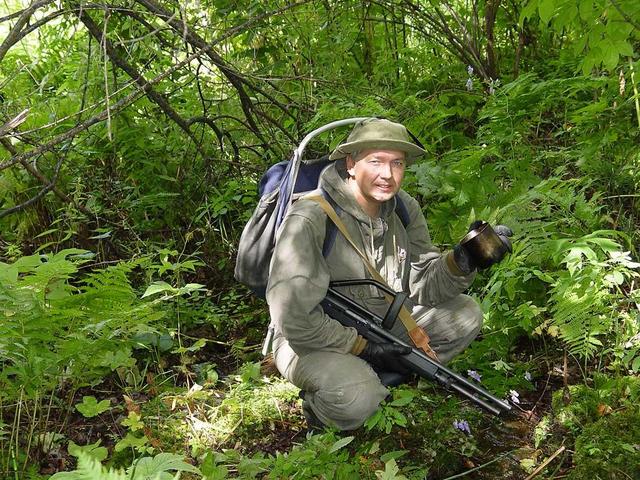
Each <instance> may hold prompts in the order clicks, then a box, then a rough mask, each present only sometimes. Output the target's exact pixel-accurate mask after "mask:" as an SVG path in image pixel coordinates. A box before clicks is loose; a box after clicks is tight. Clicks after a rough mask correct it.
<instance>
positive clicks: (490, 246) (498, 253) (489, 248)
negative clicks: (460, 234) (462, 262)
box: [460, 222, 508, 269]
mask: <svg viewBox="0 0 640 480" xmlns="http://www.w3.org/2000/svg"><path fill="white" fill-rule="evenodd" d="M460 245H461V246H462V248H464V249H465V250H466V251H467V253H468V254H469V256H470V257H471V258H472V260H473V261H474V262H475V264H476V265H477V266H478V268H479V269H484V268H489V267H490V266H491V265H493V264H494V263H498V262H499V261H500V260H502V259H503V258H504V256H505V255H506V254H507V252H508V250H507V246H506V245H505V244H504V243H503V242H502V240H500V237H499V236H498V234H497V233H496V232H495V231H494V230H493V228H492V227H491V225H489V224H488V223H487V222H482V223H481V224H480V225H478V227H476V228H474V229H473V230H470V231H469V233H467V234H466V235H465V236H464V238H463V239H462V240H460Z"/></svg>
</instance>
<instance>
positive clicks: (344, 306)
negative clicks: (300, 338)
mask: <svg viewBox="0 0 640 480" xmlns="http://www.w3.org/2000/svg"><path fill="white" fill-rule="evenodd" d="M365 284H368V285H374V286H376V287H377V288H379V289H380V290H383V291H385V292H387V293H388V294H390V295H392V296H395V295H396V292H393V291H391V290H390V289H389V288H387V287H386V286H384V285H382V284H381V283H379V282H377V281H375V280H370V279H365V280H344V281H339V282H332V283H331V284H330V285H329V290H328V291H327V296H326V297H325V299H324V300H323V301H322V308H323V309H324V311H325V313H326V314H327V315H329V316H330V317H331V318H333V319H335V320H337V321H339V322H340V323H341V324H343V325H345V326H347V327H355V328H356V330H358V333H359V334H360V335H362V336H363V337H364V338H366V339H367V340H371V341H374V342H381V343H396V344H399V345H406V346H409V347H411V352H410V353H409V354H407V355H404V356H402V357H401V359H400V360H401V361H402V363H403V364H405V365H406V366H407V367H408V368H409V369H410V370H411V371H412V372H414V373H416V374H418V375H420V376H421V377H424V378H426V379H428V380H431V381H436V382H438V383H439V384H440V385H442V386H444V387H445V388H447V389H452V390H455V391H456V392H458V393H459V394H461V395H463V396H465V397H467V398H468V399H469V400H471V401H473V402H474V403H476V404H477V405H479V406H481V407H482V408H484V409H486V410H487V411H489V412H491V413H493V414H495V415H500V414H501V413H503V412H508V411H510V410H511V406H510V405H509V404H508V403H506V402H505V401H504V400H501V399H499V398H497V397H495V396H494V395H492V394H491V393H489V392H488V391H486V390H485V389H483V388H482V387H480V386H478V385H476V384H474V383H472V382H470V381H469V380H467V379H466V378H464V377H462V376H460V375H459V374H458V373H456V372H454V371H453V370H450V369H448V368H447V367H445V366H444V365H442V364H440V363H439V362H437V361H435V360H433V359H431V358H429V357H428V356H427V355H425V354H424V353H422V352H421V351H420V350H418V349H417V348H414V347H413V346H412V345H409V344H407V343H406V342H404V341H402V340H401V339H399V338H398V337H396V336H395V335H393V334H392V333H391V332H390V331H388V330H386V329H385V328H382V326H381V325H385V326H390V325H392V324H393V321H395V318H390V317H389V313H388V314H387V315H386V316H385V317H384V318H382V317H380V316H379V315H376V314H375V313H373V312H370V311H369V310H367V309H366V308H364V307H362V306H361V305H360V304H358V303H356V302H355V301H354V300H352V299H351V298H349V297H347V296H346V295H344V294H342V293H340V292H339V291H338V290H336V287H345V286H351V285H365ZM389 310H390V311H391V310H392V308H390V309H389ZM395 313H397V311H396V312H395Z"/></svg>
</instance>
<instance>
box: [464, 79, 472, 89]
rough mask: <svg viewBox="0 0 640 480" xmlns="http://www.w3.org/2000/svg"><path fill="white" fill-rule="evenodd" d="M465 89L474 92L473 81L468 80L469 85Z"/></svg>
mask: <svg viewBox="0 0 640 480" xmlns="http://www.w3.org/2000/svg"><path fill="white" fill-rule="evenodd" d="M465 87H467V90H469V91H471V90H473V80H471V79H470V78H467V83H466V84H465Z"/></svg>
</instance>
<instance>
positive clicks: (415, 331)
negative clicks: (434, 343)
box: [303, 195, 438, 360]
mask: <svg viewBox="0 0 640 480" xmlns="http://www.w3.org/2000/svg"><path fill="white" fill-rule="evenodd" d="M303 198H305V199H308V200H312V201H314V202H316V203H317V204H318V205H320V206H321V207H322V209H323V210H324V211H325V213H326V214H327V216H328V217H329V218H330V219H331V221H332V222H333V223H335V225H336V227H338V230H340V232H341V233H342V235H344V238H346V239H347V241H348V242H349V243H350V244H351V246H352V247H353V249H354V250H355V251H356V252H357V253H358V255H360V257H361V258H362V260H363V261H364V264H365V266H366V267H367V270H369V274H370V275H371V277H373V279H374V280H376V281H378V282H380V283H382V284H383V285H386V286H388V284H387V282H386V280H385V279H384V278H383V277H382V275H380V273H379V272H378V271H377V270H376V269H375V268H374V267H373V265H371V262H369V259H368V258H367V256H366V255H365V254H364V253H363V252H362V250H360V249H359V248H358V246H357V245H356V244H355V242H354V241H353V240H352V238H351V235H349V232H348V231H347V227H346V225H345V224H344V223H343V222H342V220H341V219H340V217H339V216H338V214H337V213H336V211H335V210H334V208H333V207H332V206H331V204H330V203H329V202H327V200H326V199H325V198H323V197H321V196H319V195H305V196H304V197H303ZM385 298H386V300H387V302H389V303H391V302H392V301H393V297H392V296H391V295H389V294H387V293H385ZM398 317H399V318H400V321H401V322H402V324H403V325H404V327H405V328H406V329H407V332H408V333H409V338H411V341H412V342H413V343H414V345H415V346H416V347H418V348H419V349H421V350H422V351H423V352H424V353H425V354H427V355H428V356H429V357H431V358H433V359H434V360H437V359H438V357H437V355H436V352H435V351H434V350H433V348H431V346H430V345H429V335H427V333H426V332H425V331H424V329H423V328H422V327H420V326H419V325H418V324H417V323H416V321H415V320H414V319H413V317H412V316H411V313H410V312H409V310H407V307H405V306H404V305H403V306H402V307H401V308H400V311H399V312H398Z"/></svg>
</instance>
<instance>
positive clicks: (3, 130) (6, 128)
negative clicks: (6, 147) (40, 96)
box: [0, 108, 29, 138]
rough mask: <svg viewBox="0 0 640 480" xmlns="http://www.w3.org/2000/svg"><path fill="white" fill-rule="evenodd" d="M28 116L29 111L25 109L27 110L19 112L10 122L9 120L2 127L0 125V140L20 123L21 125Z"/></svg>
mask: <svg viewBox="0 0 640 480" xmlns="http://www.w3.org/2000/svg"><path fill="white" fill-rule="evenodd" d="M28 114H29V109H28V108H27V109H25V110H23V111H21V112H20V113H19V114H18V115H16V116H15V117H13V118H12V119H11V120H9V121H8V122H7V123H5V124H4V125H0V138H2V137H4V136H5V135H6V134H7V133H9V132H10V131H11V130H13V129H14V128H16V127H17V126H18V125H20V124H21V123H23V122H24V121H25V120H26V119H27V115H28Z"/></svg>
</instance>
